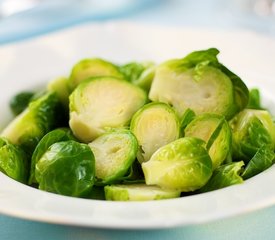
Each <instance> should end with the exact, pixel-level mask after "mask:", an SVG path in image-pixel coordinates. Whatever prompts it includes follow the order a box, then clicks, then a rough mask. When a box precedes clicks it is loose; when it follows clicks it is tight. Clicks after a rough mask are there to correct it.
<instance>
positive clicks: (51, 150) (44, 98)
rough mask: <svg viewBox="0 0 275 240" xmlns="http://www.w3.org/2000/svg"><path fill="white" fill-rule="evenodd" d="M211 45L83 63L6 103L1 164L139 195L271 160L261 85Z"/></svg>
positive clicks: (273, 144) (220, 181)
mask: <svg viewBox="0 0 275 240" xmlns="http://www.w3.org/2000/svg"><path fill="white" fill-rule="evenodd" d="M218 53H219V51H218V50H217V49H215V48H211V49H208V50H202V51H196V52H192V53H190V54H189V55H187V56H186V57H184V58H182V59H173V60H169V61H166V62H164V63H162V64H159V65H156V64H154V63H152V62H145V63H143V62H142V63H138V62H133V63H128V64H126V65H115V64H113V63H110V62H108V61H105V60H102V59H98V58H94V59H85V60H82V61H80V62H78V63H77V64H76V65H75V66H74V67H73V68H72V71H71V73H70V75H69V77H61V78H58V79H55V80H54V81H51V82H50V83H49V84H48V86H47V88H46V89H45V90H44V91H42V92H39V93H32V92H22V93H19V94H18V95H16V96H15V97H14V98H13V99H12V100H11V102H10V106H11V109H12V111H13V113H14V114H15V115H16V117H15V118H14V119H13V120H12V122H10V123H9V125H8V126H7V127H6V128H5V129H4V130H3V131H2V133H1V137H0V170H1V171H2V172H3V173H4V174H6V175H8V176H9V177H11V178H13V179H15V180H17V181H19V182H22V183H24V184H28V185H30V186H33V187H36V188H39V189H41V190H44V191H48V192H52V193H57V194H62V195H66V196H73V197H83V198H90V199H106V200H115V201H117V200H118V201H128V200H129V201H138V200H156V199H166V198H176V197H181V196H185V195H190V194H197V193H202V192H207V191H212V190H216V189H220V188H223V187H227V186H230V185H233V184H238V183H242V182H243V180H245V179H248V178H250V177H253V176H255V175H257V174H258V173H260V172H262V171H264V170H265V169H267V168H269V167H270V166H271V165H272V164H273V163H274V156H275V154H274V148H275V125H274V122H273V119H272V116H271V114H270V113H269V112H268V111H267V110H266V109H263V108H262V107H261V103H260V93H259V91H258V90H257V89H253V90H251V91H250V92H249V90H248V88H247V87H246V85H245V84H244V82H243V81H242V80H241V79H240V78H239V77H238V76H237V75H235V74H234V73H233V72H231V71H230V70H229V69H227V68H226V67H225V66H224V65H222V64H221V63H220V62H219V61H218V59H217V55H218Z"/></svg>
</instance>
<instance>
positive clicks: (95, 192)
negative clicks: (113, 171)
mask: <svg viewBox="0 0 275 240" xmlns="http://www.w3.org/2000/svg"><path fill="white" fill-rule="evenodd" d="M87 198H88V199H95V200H106V199H105V192H104V186H93V188H92V191H91V193H90V194H89V195H88V196H87Z"/></svg>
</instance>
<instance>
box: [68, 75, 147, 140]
mask: <svg viewBox="0 0 275 240" xmlns="http://www.w3.org/2000/svg"><path fill="white" fill-rule="evenodd" d="M146 101H147V95H146V93H145V91H143V90H142V89H141V88H139V87H137V86H135V85H133V84H131V83H129V82H127V81H123V80H120V79H116V78H111V77H102V78H91V79H87V80H85V81H84V82H83V83H81V84H80V85H79V86H78V87H77V88H76V89H75V90H74V92H73V93H72V94H71V95H70V122H69V124H70V127H71V129H72V131H73V133H74V135H75V136H76V137H77V138H78V139H80V140H81V141H83V142H87V143H88V142H91V141H92V140H94V139H95V138H97V137H98V136H99V135H101V134H103V133H105V132H107V131H108V130H110V129H112V128H121V127H125V126H127V125H128V124H129V122H130V120H131V118H132V116H133V115H134V113H135V112H136V111H137V110H138V109H139V108H140V107H142V106H143V105H144V104H145V103H146Z"/></svg>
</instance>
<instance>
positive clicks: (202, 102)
mask: <svg viewBox="0 0 275 240" xmlns="http://www.w3.org/2000/svg"><path fill="white" fill-rule="evenodd" d="M218 53H219V51H218V50H217V49H214V48H211V49H208V50H205V51H197V52H193V53H191V54H189V55H188V56H186V57H185V58H183V59H176V60H170V61H167V62H165V63H163V64H161V65H159V66H158V67H157V68H156V72H155V77H154V81H153V83H152V86H151V89H150V92H149V98H150V99H151V100H152V101H159V102H165V103H168V104H170V105H172V106H173V107H174V108H175V109H176V110H177V113H178V114H179V116H182V114H183V113H184V112H185V111H186V109H188V108H190V109H192V110H193V111H194V112H195V114H196V115H199V114H202V113H206V112H208V113H216V114H220V115H224V116H225V117H226V119H230V118H232V117H233V116H234V115H235V114H236V113H237V112H239V111H241V110H242V109H244V108H245V106H246V105H247V103H248V95H249V93H248V89H247V87H246V86H245V84H244V83H243V82H242V80H241V79H240V78H239V77H238V76H236V75H235V74H234V73H232V72H231V71H229V70H228V69H227V68H226V67H224V66H223V65H222V64H220V63H219V62H218V59H217V57H216V56H217V54H218Z"/></svg>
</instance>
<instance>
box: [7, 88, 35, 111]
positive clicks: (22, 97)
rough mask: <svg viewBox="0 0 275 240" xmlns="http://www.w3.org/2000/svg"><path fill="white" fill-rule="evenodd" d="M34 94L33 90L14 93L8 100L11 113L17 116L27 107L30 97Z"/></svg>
mask: <svg viewBox="0 0 275 240" xmlns="http://www.w3.org/2000/svg"><path fill="white" fill-rule="evenodd" d="M33 96H34V93H33V92H21V93H18V94H16V95H15V96H14V97H13V98H12V99H11V100H10V109H11V111H12V113H13V114H14V115H15V116H17V115H19V114H20V113H21V112H23V111H24V110H25V109H26V108H27V107H28V104H29V102H30V101H31V99H32V97H33Z"/></svg>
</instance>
